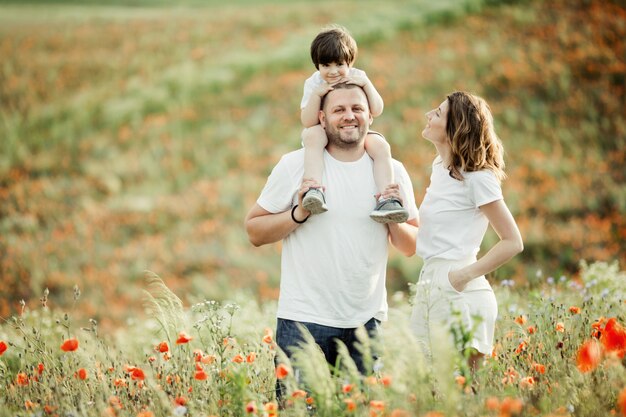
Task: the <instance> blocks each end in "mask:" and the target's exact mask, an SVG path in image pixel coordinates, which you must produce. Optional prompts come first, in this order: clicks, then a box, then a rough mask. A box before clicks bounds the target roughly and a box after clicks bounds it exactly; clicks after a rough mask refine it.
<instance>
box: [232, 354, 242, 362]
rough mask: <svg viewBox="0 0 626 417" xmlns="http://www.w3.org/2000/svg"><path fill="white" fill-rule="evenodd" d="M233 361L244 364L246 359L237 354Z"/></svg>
mask: <svg viewBox="0 0 626 417" xmlns="http://www.w3.org/2000/svg"><path fill="white" fill-rule="evenodd" d="M232 360H233V362H235V363H242V362H243V361H244V360H245V359H244V357H243V356H241V355H239V354H237V355H235V357H233V359H232Z"/></svg>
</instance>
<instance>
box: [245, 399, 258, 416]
mask: <svg viewBox="0 0 626 417" xmlns="http://www.w3.org/2000/svg"><path fill="white" fill-rule="evenodd" d="M256 412H257V408H256V403H255V402H254V401H250V402H249V403H248V404H246V413H248V414H256Z"/></svg>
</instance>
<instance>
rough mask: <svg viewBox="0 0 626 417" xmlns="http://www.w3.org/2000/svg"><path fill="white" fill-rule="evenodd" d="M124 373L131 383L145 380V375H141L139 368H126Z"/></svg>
mask: <svg viewBox="0 0 626 417" xmlns="http://www.w3.org/2000/svg"><path fill="white" fill-rule="evenodd" d="M126 372H128V373H129V374H130V379H132V380H133V381H137V380H139V381H143V380H144V379H145V378H146V375H145V374H144V373H143V371H142V370H141V368H137V367H136V366H128V367H127V368H126Z"/></svg>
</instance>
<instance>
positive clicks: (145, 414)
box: [137, 410, 154, 417]
mask: <svg viewBox="0 0 626 417" xmlns="http://www.w3.org/2000/svg"><path fill="white" fill-rule="evenodd" d="M137 417H154V414H152V411H150V410H143V411H140V412H138V413H137Z"/></svg>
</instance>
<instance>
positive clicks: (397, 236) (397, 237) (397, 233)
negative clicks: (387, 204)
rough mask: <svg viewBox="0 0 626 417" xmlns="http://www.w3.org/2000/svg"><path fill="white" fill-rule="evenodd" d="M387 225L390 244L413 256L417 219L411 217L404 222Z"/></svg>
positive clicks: (406, 254)
mask: <svg viewBox="0 0 626 417" xmlns="http://www.w3.org/2000/svg"><path fill="white" fill-rule="evenodd" d="M387 226H388V227H389V241H390V242H391V244H392V245H393V246H394V247H395V248H396V249H398V250H399V251H400V252H402V254H404V255H405V256H413V255H414V254H415V242H416V239H417V220H415V219H412V220H409V221H408V222H406V223H388V224H387Z"/></svg>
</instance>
